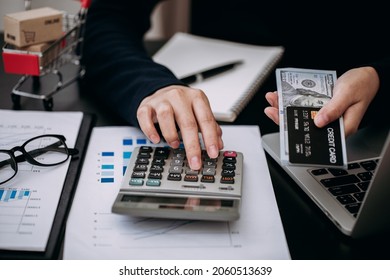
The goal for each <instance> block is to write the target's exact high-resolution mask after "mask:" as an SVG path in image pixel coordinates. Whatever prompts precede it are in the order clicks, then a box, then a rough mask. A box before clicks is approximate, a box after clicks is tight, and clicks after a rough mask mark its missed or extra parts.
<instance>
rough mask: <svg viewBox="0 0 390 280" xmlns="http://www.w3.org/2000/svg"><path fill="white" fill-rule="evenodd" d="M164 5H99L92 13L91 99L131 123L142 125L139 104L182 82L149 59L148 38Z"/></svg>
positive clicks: (88, 46)
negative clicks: (157, 10)
mask: <svg viewBox="0 0 390 280" xmlns="http://www.w3.org/2000/svg"><path fill="white" fill-rule="evenodd" d="M159 2H160V1H159V0H130V1H129V0H116V1H112V0H94V1H92V4H91V7H90V8H89V10H88V15H87V20H86V26H85V35H84V46H83V57H82V63H83V64H84V66H85V69H86V74H85V77H84V85H85V87H86V89H87V90H84V91H86V92H87V93H88V94H90V95H91V97H92V98H94V99H95V100H97V101H98V102H102V103H103V104H104V106H106V107H108V108H109V109H110V110H111V111H112V112H113V113H118V114H119V115H120V117H122V118H123V119H124V120H126V121H127V122H128V123H129V124H131V125H134V126H138V121H137V118H136V112H137V108H138V106H139V104H140V102H141V101H142V100H143V99H144V98H145V97H146V96H148V95H150V94H152V93H154V92H155V91H156V90H158V89H160V88H163V87H165V86H168V85H173V84H183V83H181V82H180V81H179V80H178V79H177V78H176V77H175V76H174V74H173V73H172V72H171V71H170V70H169V69H167V68H166V67H164V66H163V65H160V64H157V63H155V62H154V61H153V60H152V59H151V58H150V57H149V56H148V54H147V52H146V50H145V48H144V44H143V39H144V35H145V33H146V32H147V31H148V30H149V28H150V25H151V23H150V17H151V13H152V11H153V9H154V8H155V6H156V4H157V3H159Z"/></svg>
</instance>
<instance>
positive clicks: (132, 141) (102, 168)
mask: <svg viewBox="0 0 390 280" xmlns="http://www.w3.org/2000/svg"><path fill="white" fill-rule="evenodd" d="M121 143H122V144H121V147H122V149H121V152H118V151H115V150H113V149H106V150H102V151H99V152H98V153H97V169H98V172H97V175H98V176H99V178H98V179H97V180H98V182H100V183H101V184H107V183H115V176H116V173H119V172H120V177H119V178H121V175H124V174H125V172H126V168H127V165H128V164H129V161H130V158H131V153H132V151H133V149H134V146H140V145H152V143H151V142H150V141H149V140H148V139H146V138H145V137H141V136H139V137H135V138H134V137H131V136H128V137H123V139H122V140H121ZM118 153H121V158H120V161H119V162H118V163H116V160H117V158H118V157H120V156H119V155H118ZM115 165H120V166H121V168H119V169H118V168H116V166H115ZM118 175H119V174H118Z"/></svg>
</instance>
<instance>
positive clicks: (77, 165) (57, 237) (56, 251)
mask: <svg viewBox="0 0 390 280" xmlns="http://www.w3.org/2000/svg"><path fill="white" fill-rule="evenodd" d="M95 123H96V116H95V115H94V114H89V113H83V119H82V122H81V125H80V129H79V134H78V136H77V141H76V144H75V148H77V149H78V150H79V154H78V156H77V157H74V158H72V160H71V163H70V165H69V168H68V172H67V175H66V178H65V182H64V187H63V189H62V193H61V197H60V200H59V203H58V207H57V211H56V214H55V217H54V221H53V225H52V228H51V231H50V235H49V238H48V241H47V245H46V249H45V251H39V252H38V251H18V250H4V249H1V250H0V259H7V260H52V259H60V258H61V256H60V254H61V249H62V241H63V239H64V236H65V226H66V220H67V217H68V214H69V211H70V206H71V204H72V201H73V196H74V193H75V190H76V187H77V182H78V179H79V176H80V173H81V167H82V164H83V162H84V158H85V154H86V151H87V148H88V143H89V138H90V135H91V132H92V128H93V127H94V125H95Z"/></svg>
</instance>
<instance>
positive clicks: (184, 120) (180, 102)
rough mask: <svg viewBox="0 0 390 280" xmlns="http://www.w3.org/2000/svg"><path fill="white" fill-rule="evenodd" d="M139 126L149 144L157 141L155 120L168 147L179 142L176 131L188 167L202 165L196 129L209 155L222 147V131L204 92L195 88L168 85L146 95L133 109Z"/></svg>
mask: <svg viewBox="0 0 390 280" xmlns="http://www.w3.org/2000/svg"><path fill="white" fill-rule="evenodd" d="M137 118H138V122H139V125H140V128H141V129H142V131H143V132H144V133H145V135H146V136H147V137H148V138H149V139H150V141H152V142H153V143H159V142H160V141H161V139H160V136H159V134H158V132H157V130H156V127H155V123H158V124H159V125H160V129H161V133H162V136H163V137H164V138H165V141H166V142H167V143H168V145H169V146H171V147H172V148H178V147H179V145H180V139H179V133H178V131H177V129H176V124H177V125H178V126H179V128H180V133H181V136H182V139H183V142H184V147H185V149H186V155H187V159H188V162H189V165H190V167H191V169H194V170H199V169H200V168H201V166H202V162H201V147H200V142H199V136H198V132H199V131H200V132H201V134H202V137H203V142H204V144H205V148H206V150H207V153H208V155H209V156H210V157H211V158H216V157H218V154H219V150H221V149H223V142H222V130H221V128H220V126H219V125H218V124H217V122H216V121H215V118H214V115H213V113H212V111H211V107H210V104H209V101H208V99H207V97H206V95H205V94H204V93H203V91H201V90H199V89H194V88H189V87H185V86H176V85H173V86H168V87H165V88H162V89H160V90H158V91H156V92H155V93H154V94H152V95H150V96H148V97H146V98H145V99H144V100H143V101H142V102H141V104H140V106H139V107H138V110H137Z"/></svg>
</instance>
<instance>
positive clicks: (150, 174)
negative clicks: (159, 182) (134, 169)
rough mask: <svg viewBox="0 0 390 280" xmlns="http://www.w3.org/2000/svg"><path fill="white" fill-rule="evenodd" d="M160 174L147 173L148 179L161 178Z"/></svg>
mask: <svg viewBox="0 0 390 280" xmlns="http://www.w3.org/2000/svg"><path fill="white" fill-rule="evenodd" d="M161 178H162V174H161V172H150V173H149V175H148V179H161Z"/></svg>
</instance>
